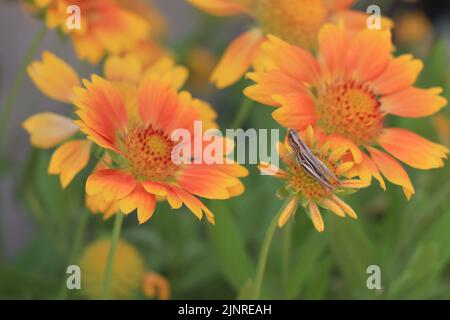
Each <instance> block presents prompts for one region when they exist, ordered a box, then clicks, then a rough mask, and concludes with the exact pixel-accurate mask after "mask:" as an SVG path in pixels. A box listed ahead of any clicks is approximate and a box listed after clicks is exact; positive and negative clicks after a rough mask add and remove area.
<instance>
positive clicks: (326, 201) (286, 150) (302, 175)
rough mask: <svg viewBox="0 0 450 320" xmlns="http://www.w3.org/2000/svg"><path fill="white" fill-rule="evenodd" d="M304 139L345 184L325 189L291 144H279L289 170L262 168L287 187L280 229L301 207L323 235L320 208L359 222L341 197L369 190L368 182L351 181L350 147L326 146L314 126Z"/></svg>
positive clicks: (283, 190)
mask: <svg viewBox="0 0 450 320" xmlns="http://www.w3.org/2000/svg"><path fill="white" fill-rule="evenodd" d="M303 135H304V139H303V140H304V141H305V143H306V145H307V146H308V147H309V148H310V150H311V151H312V153H313V155H314V156H315V157H317V158H318V159H319V160H320V161H321V162H322V163H323V164H325V165H326V166H327V167H328V169H329V170H330V171H331V172H332V173H333V174H334V175H335V176H336V177H337V178H339V179H340V181H341V182H340V183H338V182H337V181H334V180H331V179H330V180H331V181H332V182H331V183H332V186H333V188H334V189H333V190H329V189H327V188H325V187H324V186H323V185H322V184H321V183H319V182H318V181H317V180H316V179H315V178H314V177H312V176H311V175H310V174H309V173H308V171H306V170H305V169H304V168H303V167H302V166H300V165H298V163H297V160H296V158H295V155H294V153H293V151H292V149H291V147H290V146H289V143H288V142H287V141H286V142H285V143H279V144H278V152H279V155H280V158H281V159H282V161H283V162H284V164H285V165H286V166H287V168H286V170H282V169H279V168H275V167H273V166H269V165H267V164H265V163H262V164H260V165H259V168H260V170H261V172H262V173H264V174H268V175H273V176H275V177H276V178H278V179H280V180H282V181H283V182H284V185H283V186H282V187H281V188H280V189H279V190H278V192H277V196H278V197H280V198H283V199H289V200H288V202H287V204H286V205H285V207H284V208H283V210H282V212H281V214H280V216H279V219H278V226H279V227H282V226H284V224H285V223H286V222H287V221H288V220H289V218H290V217H292V216H293V215H294V214H295V212H296V210H297V208H298V206H299V204H301V205H302V207H304V208H305V210H306V213H307V214H308V216H309V218H310V219H311V220H312V222H313V224H314V227H315V228H316V230H317V231H319V232H322V231H324V223H323V219H322V216H321V214H320V210H319V207H322V208H325V209H327V210H330V211H331V212H333V213H335V214H336V215H337V216H339V217H342V218H344V217H345V216H346V215H347V216H349V217H351V218H353V219H356V218H357V216H356V213H355V211H354V210H353V209H352V208H351V207H350V206H349V205H348V204H346V203H345V202H344V201H342V200H341V199H340V198H339V197H338V196H339V195H345V194H349V193H352V192H354V191H355V189H360V188H364V187H367V186H368V182H367V181H362V180H354V179H353V180H352V179H350V178H351V174H350V173H351V172H350V171H351V169H352V167H353V165H354V163H353V162H352V161H347V160H345V159H344V155H345V153H346V151H347V150H348V146H342V147H337V148H333V147H332V145H331V144H330V143H329V142H325V143H322V142H321V141H320V140H319V139H318V138H317V137H315V136H314V131H313V128H312V127H311V126H308V128H307V129H306V130H305V132H304V133H303Z"/></svg>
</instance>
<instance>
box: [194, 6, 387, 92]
mask: <svg viewBox="0 0 450 320" xmlns="http://www.w3.org/2000/svg"><path fill="white" fill-rule="evenodd" d="M187 1H188V2H189V3H191V4H192V5H194V6H196V7H198V8H200V9H202V10H204V11H206V12H208V13H210V14H213V15H218V16H233V15H238V14H245V15H248V16H250V17H252V18H253V19H254V20H255V22H256V23H257V25H258V27H256V28H253V29H251V30H249V31H246V32H244V33H243V34H241V35H240V36H239V37H237V38H236V39H235V40H234V41H233V42H232V43H231V44H230V46H229V47H228V49H227V50H226V51H225V53H224V55H223V57H222V59H221V61H220V62H219V64H218V65H217V67H216V68H215V70H214V72H213V73H212V75H211V81H212V82H213V83H215V84H216V85H217V87H218V88H225V87H227V86H229V85H232V84H233V83H235V82H236V81H238V80H239V79H241V78H242V76H243V75H244V74H245V72H246V71H247V70H248V68H249V67H250V66H253V67H254V68H255V69H256V70H258V69H261V68H264V67H265V65H266V62H265V61H264V59H262V58H261V57H260V55H259V51H260V50H259V48H260V44H261V43H262V42H263V41H264V39H265V36H264V35H265V34H274V35H276V36H278V37H280V38H282V39H284V40H286V41H288V42H291V43H293V44H296V45H298V46H300V47H303V48H305V49H307V50H314V49H315V48H316V47H317V33H318V31H319V29H320V27H321V26H322V25H323V24H324V23H326V22H327V21H338V20H343V21H345V22H346V24H347V25H348V26H350V27H351V28H353V29H355V30H359V29H361V28H363V27H365V26H366V24H367V15H366V14H365V13H363V12H359V11H355V10H351V9H349V8H350V7H351V6H352V5H353V4H354V3H355V2H356V0H328V1H326V0H187ZM391 25H392V23H391V21H390V20H389V19H385V18H383V19H382V26H383V27H385V28H390V27H391Z"/></svg>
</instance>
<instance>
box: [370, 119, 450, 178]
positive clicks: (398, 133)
mask: <svg viewBox="0 0 450 320" xmlns="http://www.w3.org/2000/svg"><path fill="white" fill-rule="evenodd" d="M378 143H379V144H380V145H381V146H382V147H383V148H384V149H385V150H386V151H388V152H389V153H390V154H392V155H393V156H394V157H396V158H397V159H399V160H400V161H402V162H404V163H406V164H407V165H409V166H411V167H413V168H417V169H424V170H426V169H432V168H440V167H442V166H444V160H445V159H446V158H447V155H448V152H449V150H448V149H447V148H446V147H444V146H442V145H440V144H437V143H433V142H431V141H429V140H427V139H425V138H422V137H421V136H419V135H417V134H415V133H413V132H411V131H408V130H406V129H401V128H387V129H383V131H382V133H381V135H380V137H379V138H378Z"/></svg>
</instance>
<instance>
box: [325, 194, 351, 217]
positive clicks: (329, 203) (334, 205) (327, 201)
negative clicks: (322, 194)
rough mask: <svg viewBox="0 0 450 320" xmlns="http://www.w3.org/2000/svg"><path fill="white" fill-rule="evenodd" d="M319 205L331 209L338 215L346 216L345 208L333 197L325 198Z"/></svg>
mask: <svg viewBox="0 0 450 320" xmlns="http://www.w3.org/2000/svg"><path fill="white" fill-rule="evenodd" d="M319 205H320V206H321V207H323V208H325V209H327V210H330V211H331V212H333V213H334V214H335V215H337V216H338V217H341V218H345V212H344V210H342V208H341V207H340V206H339V205H338V204H337V203H336V202H334V201H332V200H331V199H328V198H325V199H323V200H321V201H320V202H319Z"/></svg>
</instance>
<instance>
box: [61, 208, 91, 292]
mask: <svg viewBox="0 0 450 320" xmlns="http://www.w3.org/2000/svg"><path fill="white" fill-rule="evenodd" d="M89 216H90V212H89V210H88V209H87V208H84V209H83V212H82V214H81V220H80V222H79V223H78V227H77V230H76V232H75V236H74V240H73V247H72V251H71V252H70V255H69V259H68V260H67V262H68V265H70V264H72V263H76V261H77V259H78V256H79V253H80V249H81V245H82V244H83V239H84V234H85V230H86V226H87V223H88V220H89ZM63 278H64V279H63V282H62V283H61V287H60V290H59V299H60V300H65V299H66V298H67V294H68V293H69V291H68V290H67V285H66V277H65V274H64V277H63Z"/></svg>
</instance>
